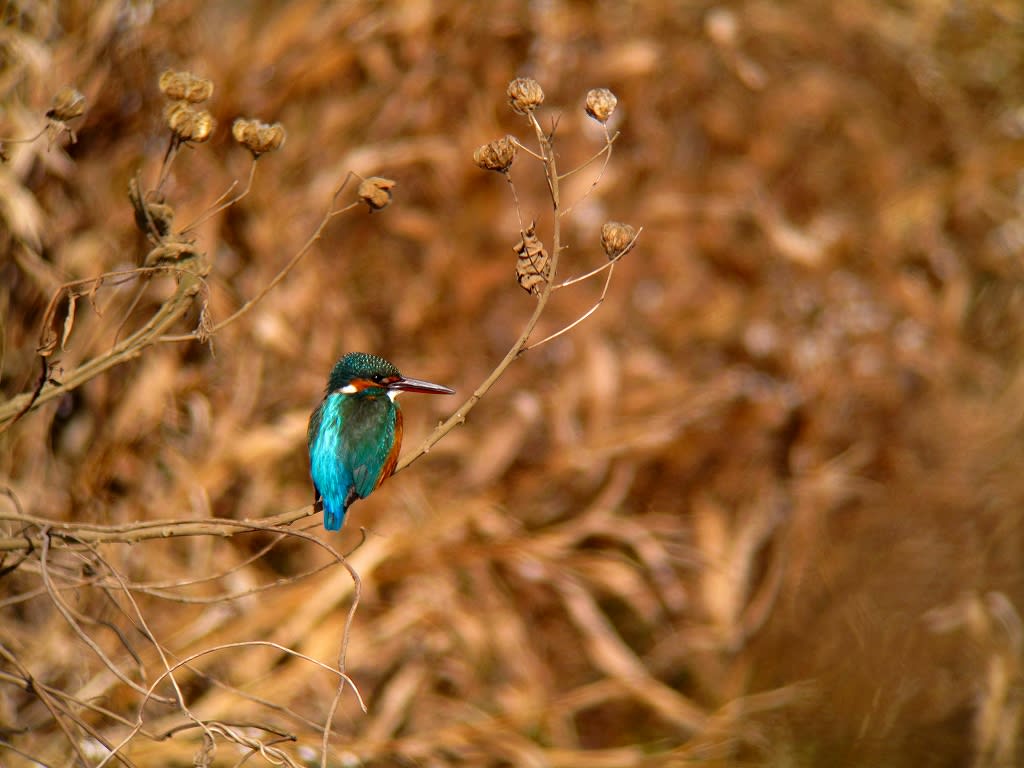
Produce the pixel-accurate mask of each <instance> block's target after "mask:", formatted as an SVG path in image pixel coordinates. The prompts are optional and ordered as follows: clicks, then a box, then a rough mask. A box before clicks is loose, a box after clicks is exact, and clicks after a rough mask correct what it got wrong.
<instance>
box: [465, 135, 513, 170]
mask: <svg viewBox="0 0 1024 768" xmlns="http://www.w3.org/2000/svg"><path fill="white" fill-rule="evenodd" d="M515 159H516V140H515V138H514V137H512V136H505V137H504V138H501V139H495V140H494V141H492V142H490V143H488V144H484V145H483V146H482V147H478V148H477V150H476V152H474V153H473V162H474V163H476V164H477V165H478V166H480V167H481V168H483V169H484V170H485V171H498V172H500V173H507V172H508V169H509V168H511V167H512V161H513V160H515Z"/></svg>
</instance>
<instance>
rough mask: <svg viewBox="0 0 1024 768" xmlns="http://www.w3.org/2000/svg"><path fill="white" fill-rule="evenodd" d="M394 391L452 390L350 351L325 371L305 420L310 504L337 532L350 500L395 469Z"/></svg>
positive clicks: (398, 438)
mask: <svg viewBox="0 0 1024 768" xmlns="http://www.w3.org/2000/svg"><path fill="white" fill-rule="evenodd" d="M400 392H426V393H429V394H436V395H453V394H455V390H453V389H449V388H448V387H443V386H441V385H440V384H432V383H430V382H429V381H420V380H419V379H409V378H406V377H405V376H402V374H400V373H399V372H398V369H397V368H395V366H394V365H392V364H391V363H389V362H388V361H387V360H385V359H384V358H382V357H377V356H376V355H368V354H366V353H365V352H350V353H349V354H347V355H345V356H344V357H342V358H341V359H340V360H339V361H338V362H337V363H336V364H335V365H334V368H333V369H332V370H331V375H330V378H328V380H327V392H326V393H325V394H324V399H323V400H322V401H321V403H320V405H318V406H317V408H316V410H315V411H313V415H312V416H310V418H309V430H308V431H307V433H306V439H307V441H308V442H309V463H310V475H312V477H313V488H314V491H315V496H314V500H313V506H314V508H315V509H317V510H319V509H323V512H324V527H325V528H326V529H327V530H329V531H337V530H338V529H340V528H341V524H342V522H344V520H345V512H347V511H348V507H349V505H350V504H351V503H352V502H354V501H355V500H356V499H365V498H366V497H367V496H369V495H370V494H371V493H372V492H373V491H374V490H375V489H376V488H377V487H378V486H379V485H380V484H381V483H383V482H384V481H385V480H386V479H387V478H388V477H390V476H391V474H392V473H393V472H394V471H395V465H396V464H397V463H398V452H399V451H400V450H401V447H402V409H401V408H400V407H399V405H398V403H397V402H395V398H396V397H397V396H398V394H399V393H400Z"/></svg>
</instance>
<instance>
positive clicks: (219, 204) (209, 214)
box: [178, 155, 260, 235]
mask: <svg viewBox="0 0 1024 768" xmlns="http://www.w3.org/2000/svg"><path fill="white" fill-rule="evenodd" d="M259 159H260V158H259V156H258V155H254V156H253V158H252V165H250V166H249V180H248V181H247V182H246V184H245V189H243V190H242V191H241V192H239V193H238V195H236V196H235V197H234V198H232V199H231V200H227V196H228V195H230V194H231V191H232V190H233V189H234V188H235V187H237V186H238V181H237V180H235V181H232V182H231V186H229V187H228V188H227V189H226V190H225V191H224V194H222V195H221V196H220V197H218V198H217V199H216V200H214V201H213V204H212V205H211V206H210V207H209V208H207V209H206V212H205V213H202V214H200V215H199V218H198V219H196V220H195V221H193V222H192V223H191V224H189V225H188V226H187V227H185V228H184V229H183V230H181V232H179V233H178V234H179V235H184V234H185V233H187V232H191V231H192V230H193V229H195V228H196V227H198V226H199V225H200V224H202V223H204V222H207V221H209V220H210V219H211V218H213V217H214V216H216V215H217V214H218V213H220V212H221V211H225V210H227V209H228V208H230V207H231V206H232V205H234V204H235V203H237V202H238V201H239V200H241V199H242V198H243V197H245V196H246V195H248V194H249V192H250V191H251V190H252V182H253V179H255V178H256V161H257V160H259Z"/></svg>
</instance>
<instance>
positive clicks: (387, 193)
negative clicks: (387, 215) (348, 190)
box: [356, 176, 395, 211]
mask: <svg viewBox="0 0 1024 768" xmlns="http://www.w3.org/2000/svg"><path fill="white" fill-rule="evenodd" d="M393 186H395V182H394V181H392V180H391V179H384V178H381V177H380V176H370V177H369V178H368V179H363V182H362V183H361V184H360V185H359V189H357V190H356V194H357V195H359V199H360V200H362V201H363V202H364V203H366V204H367V205H368V206H370V210H371V211H379V210H380V209H381V208H387V207H388V206H389V205H391V188H392V187H393Z"/></svg>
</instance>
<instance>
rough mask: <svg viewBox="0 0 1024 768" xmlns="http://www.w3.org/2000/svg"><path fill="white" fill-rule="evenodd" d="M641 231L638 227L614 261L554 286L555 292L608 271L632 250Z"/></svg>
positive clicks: (641, 228) (642, 229)
mask: <svg viewBox="0 0 1024 768" xmlns="http://www.w3.org/2000/svg"><path fill="white" fill-rule="evenodd" d="M643 231H644V228H643V227H640V229H638V230H637V232H636V234H635V235H633V239H632V240H630V241H629V244H628V245H627V246H626V247H625V248H623V249H622V250H621V251H620V252H619V254H618V255H617V256H616V257H615V258H614V259H611V260H609V261H606V262H605V263H604V264H602V265H601V266H600V267H596V268H595V269H592V270H590V271H589V272H587V273H586V274H583V275H579V276H577V277H572V278H569V279H568V280H566V281H564V282H561V283H559V284H558V285H556V286H555V288H554V290H556V291H557V290H559V289H560V288H568V287H569V286H570V285H575V284H576V283H582V282H583V281H584V280H589V279H590V278H591V277H594V275H599V274H601V273H602V272H604V271H605V270H606V269H608V270H610V269H611V268H612V267H613V266H615V263H616V262H618V261H619V260H620V259H621V258H622V257H623V256H625V255H626V254H627V253H629V252H630V251H631V250H633V246H634V245H635V244H636V241H637V238H638V237H640V233H641V232H643ZM605 289H607V286H605Z"/></svg>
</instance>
